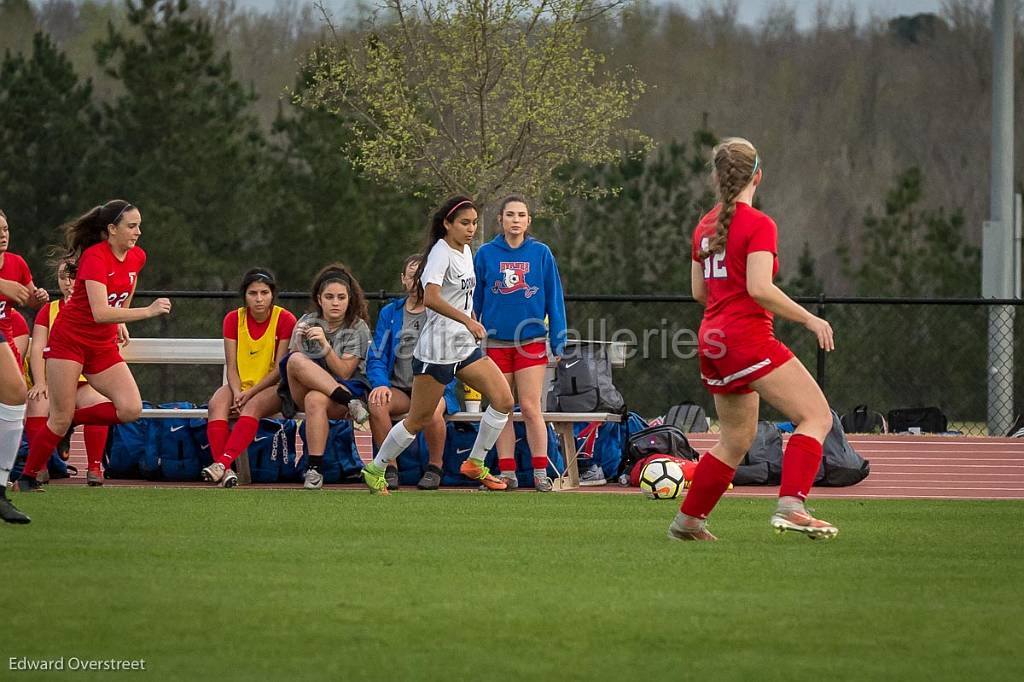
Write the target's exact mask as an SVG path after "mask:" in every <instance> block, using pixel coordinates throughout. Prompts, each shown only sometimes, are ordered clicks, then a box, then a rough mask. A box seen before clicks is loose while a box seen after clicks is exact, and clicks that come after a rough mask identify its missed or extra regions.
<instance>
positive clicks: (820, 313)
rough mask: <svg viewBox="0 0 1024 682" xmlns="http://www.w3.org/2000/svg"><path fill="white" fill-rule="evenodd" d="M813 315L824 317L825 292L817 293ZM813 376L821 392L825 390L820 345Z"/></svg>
mask: <svg viewBox="0 0 1024 682" xmlns="http://www.w3.org/2000/svg"><path fill="white" fill-rule="evenodd" d="M815 315H817V316H818V317H820V318H821V319H823V320H824V319H826V318H825V292H822V293H820V294H818V309H817V312H815ZM815 377H816V378H817V380H818V386H819V387H820V388H821V392H822V393H824V392H825V351H824V350H822V348H821V346H818V367H817V371H816V372H815Z"/></svg>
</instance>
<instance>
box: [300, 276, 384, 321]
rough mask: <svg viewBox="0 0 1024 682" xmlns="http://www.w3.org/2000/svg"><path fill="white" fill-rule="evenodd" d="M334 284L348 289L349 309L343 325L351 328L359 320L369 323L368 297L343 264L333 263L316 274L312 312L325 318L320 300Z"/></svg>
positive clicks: (311, 296)
mask: <svg viewBox="0 0 1024 682" xmlns="http://www.w3.org/2000/svg"><path fill="white" fill-rule="evenodd" d="M334 283H338V284H344V285H345V288H346V289H348V308H346V309H345V319H344V320H343V321H342V324H343V325H344V326H346V327H351V326H352V325H353V324H355V321H356V319H357V318H358V319H361V320H362V321H363V322H369V320H370V313H369V310H368V309H367V306H366V296H364V295H363V288H362V287H361V286H359V280H357V279H356V278H355V276H354V275H353V274H352V273H351V271H349V269H348V268H347V267H345V266H344V265H343V264H341V263H331V264H330V265H327V266H324V268H323V269H322V270H320V272H318V273H316V277H314V278H313V286H312V288H311V292H310V294H311V295H310V299H311V303H312V305H311V307H310V312H312V313H316V314H317V315H319V316H320V317H323V314H324V311H323V308H321V307H320V301H319V300H318V299H319V298H320V294H322V293H323V291H324V289H325V288H326V287H327V285H328V284H334Z"/></svg>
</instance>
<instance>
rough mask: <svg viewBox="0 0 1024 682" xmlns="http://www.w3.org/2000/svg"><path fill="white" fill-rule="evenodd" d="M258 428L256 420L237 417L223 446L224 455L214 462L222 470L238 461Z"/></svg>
mask: <svg viewBox="0 0 1024 682" xmlns="http://www.w3.org/2000/svg"><path fill="white" fill-rule="evenodd" d="M259 428H260V422H259V420H258V419H255V418H253V417H239V418H238V422H237V423H236V424H235V428H233V429H231V435H230V436H229V437H228V442H227V445H225V446H224V454H222V455H221V456H220V457H218V458H217V459H216V460H214V461H216V462H220V463H221V464H223V465H224V468H227V467H229V466H231V463H232V462H234V461H235V460H236V459H238V456H239V455H240V454H242V451H243V450H245V449H246V448H247V447H249V444H250V443H252V439H253V438H255V437H256V432H257V431H258V430H259ZM210 447H211V448H212V447H213V445H212V444H211V445H210Z"/></svg>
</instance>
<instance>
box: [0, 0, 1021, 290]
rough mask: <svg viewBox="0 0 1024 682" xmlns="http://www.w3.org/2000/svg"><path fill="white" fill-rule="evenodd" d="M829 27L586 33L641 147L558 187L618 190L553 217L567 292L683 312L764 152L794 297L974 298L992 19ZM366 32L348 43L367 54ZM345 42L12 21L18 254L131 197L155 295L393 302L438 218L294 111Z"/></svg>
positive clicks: (777, 13) (254, 24)
mask: <svg viewBox="0 0 1024 682" xmlns="http://www.w3.org/2000/svg"><path fill="white" fill-rule="evenodd" d="M441 4H444V3H441ZM522 4H523V6H524V7H528V6H530V5H531V3H529V2H524V3H522ZM833 7H834V6H833V5H831V4H829V3H824V4H823V5H822V10H821V11H820V12H819V18H818V22H817V24H816V25H814V26H813V27H811V28H810V29H809V30H805V31H798V30H797V29H796V25H795V17H794V14H793V12H792V10H791V9H787V8H786V6H784V5H780V6H778V7H777V8H776V9H775V10H774V11H773V12H772V13H771V14H770V15H769V16H768V17H767V18H766V19H765V20H764V21H763V22H762V23H761V24H759V25H757V26H753V27H751V26H745V25H743V24H741V23H740V22H739V21H738V20H737V12H736V5H735V3H733V2H728V1H726V2H721V3H718V4H705V5H702V9H701V10H700V11H699V12H697V13H686V12H684V11H683V10H681V9H680V8H678V7H675V6H660V5H659V6H655V5H651V4H647V3H638V4H632V5H628V6H625V7H624V8H620V11H614V12H608V13H607V14H604V15H601V16H597V17H595V18H594V19H593V20H592V21H589V22H588V23H587V24H586V29H585V31H584V32H583V33H582V34H581V39H582V46H583V47H584V48H586V49H588V50H591V51H592V53H593V54H594V55H596V57H597V59H596V61H594V62H593V68H594V70H595V71H596V72H597V74H598V75H600V74H602V73H607V74H626V77H628V78H632V79H634V80H635V82H636V83H638V84H641V85H642V88H640V89H637V90H634V92H635V94H636V100H635V106H633V107H632V109H631V110H629V115H628V117H627V118H626V119H624V120H623V121H622V124H621V126H620V127H621V129H622V130H623V131H628V130H635V131H636V132H637V133H638V135H634V136H629V135H627V136H623V137H622V139H621V142H620V146H619V147H618V148H617V149H616V152H615V156H616V157H617V158H610V157H600V156H594V157H593V158H590V159H587V158H585V155H583V154H580V156H584V158H579V159H575V160H568V161H566V162H565V163H561V164H560V165H559V166H558V168H557V169H555V171H554V172H553V173H552V178H553V181H552V183H551V184H552V185H553V186H556V187H558V186H562V187H570V186H575V185H580V186H585V187H589V188H598V189H602V188H603V189H604V190H606V191H604V192H596V193H594V192H592V193H590V194H587V195H584V196H577V195H572V194H571V193H558V192H556V193H555V194H554V195H553V196H543V197H537V198H538V199H540V200H542V203H543V205H544V211H543V212H542V213H540V214H539V215H538V220H537V222H536V230H537V232H538V234H539V235H540V236H542V238H544V239H546V240H547V241H549V242H550V243H551V244H552V246H553V247H554V248H555V252H556V254H558V255H559V258H560V263H561V267H562V271H563V275H564V277H565V279H566V284H567V288H568V290H569V291H571V292H594V293H628V292H640V293H645V292H646V293H654V292H676V293H679V292H685V291H687V289H688V284H687V277H686V274H685V270H686V268H685V261H686V256H685V254H686V253H687V252H688V250H689V233H690V231H691V229H692V226H693V225H694V224H695V222H696V219H697V217H699V215H700V214H701V213H702V212H703V211H705V210H707V209H708V208H709V207H710V205H711V203H712V202H713V196H712V194H711V193H710V191H709V185H708V182H707V178H706V175H707V168H706V156H707V152H708V150H709V148H710V146H711V145H713V143H714V142H715V140H716V139H717V136H719V135H725V134H743V135H744V136H747V137H749V138H750V139H752V140H753V141H754V142H755V144H757V145H758V146H759V149H760V151H761V154H762V157H763V158H764V163H765V166H766V168H767V180H768V182H767V183H766V184H765V186H764V191H763V192H761V193H760V197H759V199H760V201H761V207H762V208H764V209H765V210H767V211H769V212H770V213H771V214H772V215H773V216H775V217H776V219H777V220H778V222H779V224H780V239H781V247H782V256H783V275H784V277H785V280H786V281H787V282H789V283H790V284H791V285H792V286H793V287H795V290H796V293H817V291H818V290H821V289H822V288H824V289H825V290H827V291H828V292H829V293H834V294H842V293H865V294H875V295H885V294H892V295H929V294H942V295H965V296H966V295H976V294H977V293H978V289H979V286H978V281H977V280H978V279H979V277H978V275H977V269H978V263H979V258H978V255H977V246H978V244H979V243H980V225H981V222H982V220H983V219H984V217H985V214H986V212H987V177H988V147H987V145H988V121H989V114H988V106H989V105H988V94H987V93H988V91H989V88H990V74H989V70H990V57H989V54H990V51H989V31H988V25H987V22H988V16H987V14H986V11H987V6H986V5H985V3H982V2H980V1H975V0H957V1H954V2H950V3H947V5H946V9H945V11H944V13H943V15H942V16H939V17H936V16H933V15H921V16H918V17H903V18H900V19H898V20H893V21H892V22H880V21H871V22H867V23H865V22H860V23H858V22H857V21H855V20H854V18H853V16H852V15H847V14H843V12H842V11H838V10H835V9H833ZM369 16H370V15H369V14H363V15H353V16H349V17H335V18H334V23H333V25H332V26H331V27H330V28H333V30H334V31H336V32H337V34H340V36H341V40H342V41H345V40H349V41H353V40H354V41H359V40H363V41H364V42H365V39H366V37H367V35H368V34H369V29H368V26H370V24H369V23H368V17H369ZM376 20H377V24H375V26H379V25H380V22H381V21H383V22H385V23H386V22H387V21H389V19H388V17H387V16H385V17H383V19H382V18H381V17H380V16H376ZM330 33H331V31H330V30H329V27H328V26H327V25H326V24H325V23H324V22H323V21H322V19H321V18H320V17H318V16H317V14H316V11H315V10H314V8H312V7H310V6H305V5H300V4H297V3H291V4H286V3H282V4H280V5H279V6H278V7H277V8H276V9H275V10H273V11H270V12H257V11H253V10H240V9H238V8H237V7H236V6H235V5H234V4H233V3H230V2H226V1H214V2H208V3H205V4H199V5H196V4H189V3H187V2H185V1H184V0H171V1H162V0H161V1H158V0H138V1H136V2H126V3H121V2H110V3H97V2H93V1H91V0H90V1H87V2H83V3H74V2H71V1H69V0H45V2H42V3H40V4H30V3H29V2H28V0H2V2H0V49H2V50H4V53H5V56H4V59H3V65H2V69H0V144H2V145H3V149H4V150H5V152H6V154H7V159H8V162H7V163H5V164H3V165H2V166H0V205H2V206H3V208H4V210H5V211H7V213H8V215H9V216H10V218H11V224H12V229H13V231H14V237H13V242H12V243H13V248H14V249H15V250H18V251H22V252H24V253H25V254H26V256H28V258H29V261H30V263H31V264H32V265H33V266H34V267H35V268H36V269H37V270H38V269H39V268H40V266H41V264H42V263H43V261H44V259H45V254H46V247H47V245H49V244H51V243H53V242H54V241H55V240H56V238H57V235H56V234H55V233H54V228H55V226H57V225H59V224H60V223H61V222H63V221H64V220H66V219H68V218H69V217H71V216H73V215H74V214H76V213H79V212H81V211H84V210H86V209H87V208H88V207H90V206H91V205H94V204H95V203H98V202H100V201H102V200H105V199H107V198H110V197H113V196H124V197H128V198H130V199H131V200H133V201H135V202H137V203H138V204H139V205H140V206H142V207H143V209H144V220H145V222H146V225H144V230H146V229H147V228H148V229H149V230H150V233H149V234H148V235H146V236H145V237H143V244H144V245H145V246H146V248H147V249H148V250H150V252H151V253H152V254H153V256H154V257H153V258H152V260H151V263H152V265H151V266H150V267H149V268H148V271H147V273H146V278H145V286H146V287H147V288H171V289H193V288H195V289H223V288H230V287H231V285H232V283H233V282H234V280H235V278H237V276H238V275H239V274H240V272H241V271H242V270H243V269H244V268H245V267H246V266H247V265H249V264H251V263H255V262H261V263H263V262H267V261H268V260H270V261H272V262H269V263H267V264H268V265H271V266H272V267H275V268H276V269H277V270H278V271H279V274H280V276H281V280H282V284H283V285H284V286H285V287H286V288H301V287H303V286H304V284H305V280H306V278H307V277H308V276H309V274H310V273H311V272H312V271H313V270H315V269H316V267H317V266H318V265H319V264H320V261H321V260H324V259H327V258H330V259H334V258H337V259H340V260H344V261H346V262H349V263H351V264H352V265H353V267H355V268H356V271H357V272H358V273H359V274H360V275H361V276H362V277H363V279H364V284H365V285H366V287H367V288H368V289H371V290H372V289H391V288H394V286H395V281H394V280H395V276H394V275H395V273H397V271H398V266H399V263H400V262H401V260H402V258H403V257H404V256H405V255H406V254H407V253H408V252H410V251H415V250H417V249H418V248H419V245H420V244H419V242H420V239H421V233H422V229H423V225H424V223H425V218H426V215H427V213H428V211H429V207H430V205H431V204H432V203H433V202H434V201H436V200H437V199H438V197H437V196H434V195H431V192H430V191H424V188H422V187H421V188H420V190H419V191H417V190H416V189H415V188H413V189H412V190H410V189H409V187H403V188H402V189H401V190H399V189H397V188H395V187H394V186H393V185H392V184H391V183H388V182H386V181H384V180H382V179H381V178H380V175H379V174H372V173H367V172H366V168H365V166H364V165H361V164H360V163H359V160H358V158H355V157H353V155H352V154H350V153H349V152H348V150H350V149H351V144H352V141H353V138H354V136H356V135H357V134H358V129H357V127H355V126H353V125H352V120H351V118H349V117H348V116H347V112H345V111H342V110H338V109H335V110H331V107H323V106H316V104H317V103H316V102H315V101H313V102H312V104H313V106H296V105H295V104H294V103H293V99H295V98H296V96H297V97H298V98H299V99H300V100H301V99H303V94H304V93H306V92H308V88H309V87H310V84H311V83H313V81H314V79H313V76H314V74H315V67H316V64H315V62H312V61H311V60H310V59H309V55H310V54H311V53H312V51H313V50H314V48H315V47H316V46H317V45H323V44H324V43H325V41H326V40H328V39H329V38H330V37H331V36H330ZM1020 53H1021V50H1020V49H1018V57H1019V56H1020ZM1019 72H1020V70H1019V69H1018V73H1019ZM428 75H429V74H428ZM1017 90H1018V97H1021V96H1022V95H1021V90H1022V89H1021V88H1018V89H1017ZM307 103H310V102H309V101H308V100H307ZM623 111H624V110H623ZM1019 139H1020V136H1018V146H1019V145H1020V142H1019ZM1018 156H1019V155H1018ZM147 237H149V238H148V239H147ZM681 265H683V266H684V267H680V266H681ZM40 279H43V278H40Z"/></svg>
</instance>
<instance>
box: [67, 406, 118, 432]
mask: <svg viewBox="0 0 1024 682" xmlns="http://www.w3.org/2000/svg"><path fill="white" fill-rule="evenodd" d="M71 423H73V424H91V425H93V426H113V425H114V424H120V423H121V420H120V419H118V417H117V408H116V407H114V403H111V402H106V403H98V404H96V405H93V406H92V407H82V408H79V409H77V410H75V416H74V417H72V418H71Z"/></svg>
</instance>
